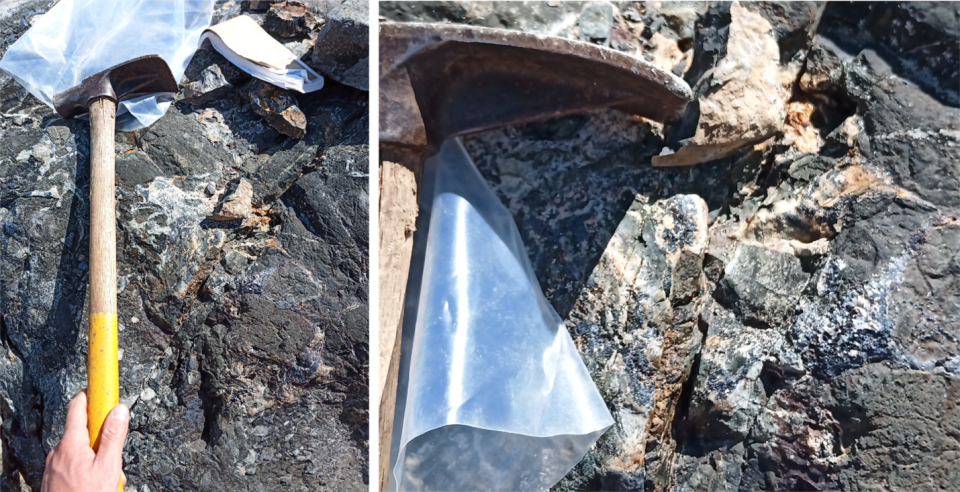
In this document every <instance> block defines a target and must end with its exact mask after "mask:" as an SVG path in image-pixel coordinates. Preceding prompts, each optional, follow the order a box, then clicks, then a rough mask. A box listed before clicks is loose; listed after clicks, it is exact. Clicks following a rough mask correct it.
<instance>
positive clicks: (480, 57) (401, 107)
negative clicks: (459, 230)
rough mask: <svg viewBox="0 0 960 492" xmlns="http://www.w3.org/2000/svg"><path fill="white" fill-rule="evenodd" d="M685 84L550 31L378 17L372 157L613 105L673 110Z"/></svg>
mask: <svg viewBox="0 0 960 492" xmlns="http://www.w3.org/2000/svg"><path fill="white" fill-rule="evenodd" d="M692 96H693V94H692V91H691V90H690V87H689V86H687V84H686V83H685V82H684V81H683V80H682V79H680V78H677V77H675V76H673V75H672V74H669V73H667V72H665V71H663V70H661V69H659V68H657V67H655V66H653V65H651V64H649V63H647V62H645V61H643V60H640V59H637V58H634V57H632V56H630V55H627V54H625V53H620V52H617V51H613V50H609V49H605V48H601V47H599V46H596V45H592V44H587V43H581V42H579V41H570V40H567V39H561V38H556V37H550V36H540V35H535V34H528V33H522V32H517V31H507V30H503V29H489V28H483V27H474V26H461V25H446V24H408V23H402V22H386V23H381V24H380V149H381V150H380V155H381V156H382V157H385V158H386V159H389V160H394V161H395V162H404V163H409V162H412V161H415V160H417V159H422V158H423V157H425V156H429V155H432V154H433V153H435V152H436V151H437V150H438V149H439V148H440V144H441V143H442V142H443V141H444V140H445V139H448V138H452V137H457V136H462V135H468V134H470V133H475V132H479V131H484V130H490V129H494V128H499V127H503V126H507V125H516V124H522V123H530V122H534V121H542V120H545V119H548V118H556V117H559V116H564V115H568V114H574V113H582V112H585V111H589V110H593V109H598V108H615V109H620V110H622V111H624V112H626V113H629V114H635V115H640V116H644V117H646V118H650V119H653V120H656V121H662V122H670V121H672V120H675V119H677V118H679V117H680V115H681V114H682V113H683V110H684V108H685V107H686V105H687V103H688V102H689V101H690V100H691V99H692Z"/></svg>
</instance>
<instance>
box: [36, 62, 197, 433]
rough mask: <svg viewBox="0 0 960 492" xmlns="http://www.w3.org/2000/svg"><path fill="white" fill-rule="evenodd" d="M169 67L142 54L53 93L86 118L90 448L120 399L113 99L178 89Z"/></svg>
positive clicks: (67, 113)
mask: <svg viewBox="0 0 960 492" xmlns="http://www.w3.org/2000/svg"><path fill="white" fill-rule="evenodd" d="M177 89H178V87H177V80H176V79H175V78H174V77H173V73H172V72H171V71H170V67H169V66H167V62H165V61H164V60H163V59H162V58H160V57H159V56H156V55H148V56H141V57H138V58H134V59H132V60H128V61H126V62H123V63H121V64H119V65H116V66H113V67H111V68H108V69H106V70H103V71H100V72H97V73H95V74H93V75H91V76H89V77H87V78H85V79H83V81H81V83H80V84H79V85H77V86H74V87H71V88H69V89H65V90H63V91H60V92H58V93H56V94H55V96H54V108H55V109H56V111H57V113H59V114H60V116H62V117H63V118H65V119H68V118H74V117H77V116H81V115H84V114H89V117H90V253H89V259H88V263H89V265H90V269H89V271H90V297H89V299H90V311H89V312H90V331H89V335H90V336H89V347H88V348H89V350H88V355H87V429H88V431H89V434H90V445H91V447H93V450H94V451H97V450H99V448H100V430H101V428H102V426H103V421H104V419H105V418H106V417H107V414H108V413H109V412H110V410H111V409H113V407H115V406H116V405H117V404H119V403H120V374H119V369H118V359H117V350H118V337H117V219H116V206H115V203H114V194H115V189H114V175H115V173H114V161H115V148H114V132H115V128H116V114H117V103H118V102H120V101H124V100H127V99H133V98H135V97H138V96H142V95H147V94H154V93H159V92H168V93H172V92H177Z"/></svg>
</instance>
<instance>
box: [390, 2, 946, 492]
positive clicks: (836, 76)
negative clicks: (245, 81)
mask: <svg viewBox="0 0 960 492" xmlns="http://www.w3.org/2000/svg"><path fill="white" fill-rule="evenodd" d="M551 5H557V6H556V7H551ZM611 5H612V6H613V16H612V20H611V31H610V36H609V39H608V40H603V39H599V38H598V39H595V40H594V39H591V41H594V42H597V43H601V44H605V43H608V42H609V46H610V47H611V48H613V49H618V50H621V51H626V52H630V53H634V54H635V55H636V56H641V57H644V58H646V59H647V60H649V61H651V62H653V63H656V64H658V65H660V66H661V67H664V68H667V69H670V70H673V71H674V73H676V74H678V75H681V76H683V77H685V79H686V80H687V81H688V82H689V83H690V84H691V86H697V85H698V83H700V86H699V87H698V90H697V94H698V100H697V102H696V103H694V104H692V105H691V110H692V111H691V112H690V113H689V114H688V115H686V117H685V118H684V119H682V120H681V121H680V122H677V123H675V124H672V125H667V126H666V127H661V126H660V125H656V124H650V123H648V122H645V121H637V120H635V119H631V118H629V117H628V116H626V115H623V114H621V113H618V112H616V111H612V110H611V111H595V112H591V113H587V114H582V115H574V116H568V117H564V118H561V119H557V120H553V121H548V122H543V123H538V124H531V125H524V126H518V127H511V128H506V129H502V130H497V131H491V132H487V133H483V134H479V135H473V136H469V137H466V138H464V145H465V146H466V148H467V150H468V152H469V153H470V154H471V156H472V157H473V158H474V159H475V161H476V163H477V166H478V168H479V169H480V171H481V172H482V173H483V175H484V176H485V177H486V178H487V180H488V181H489V182H490V183H491V185H492V186H493V188H494V189H495V191H496V192H497V194H498V195H499V196H500V198H501V199H502V200H503V202H504V203H505V204H506V205H507V206H508V207H509V208H510V210H511V211H512V212H513V214H514V218H515V220H516V221H517V224H518V227H519V229H520V231H521V234H522V236H523V238H524V241H525V245H526V247H527V249H528V252H529V255H530V259H531V263H532V264H533V267H534V270H535V272H536V275H537V278H538V280H539V281H540V284H541V286H542V287H543V289H544V292H545V294H546V296H547V297H548V299H549V300H550V302H551V303H552V304H553V306H554V307H555V308H556V309H557V311H558V312H559V313H560V314H561V316H563V317H564V318H565V321H566V325H567V328H568V329H569V330H570V331H571V334H572V335H573V337H574V339H575V340H576V343H577V344H578V348H579V349H580V351H581V354H582V355H583V358H584V361H585V362H586V363H587V365H588V367H589V369H590V371H591V373H592V374H593V376H594V379H595V381H596V382H597V385H598V387H599V388H600V390H601V392H602V394H603V395H604V398H605V399H606V401H607V403H608V404H609V407H610V410H611V412H612V413H613V415H614V417H615V420H616V425H615V426H614V427H613V428H612V429H611V430H610V431H609V432H607V433H606V434H605V435H604V436H603V437H601V439H600V440H599V441H598V443H597V445H596V446H595V447H594V449H592V450H591V451H590V452H588V453H587V456H586V457H585V458H584V459H583V461H582V462H581V463H580V464H579V465H577V467H576V468H575V469H574V470H572V471H571V472H570V474H568V475H567V477H566V478H564V480H562V481H561V482H560V483H559V484H558V485H557V486H556V487H555V488H554V490H557V491H568V490H570V491H572V490H656V491H668V490H669V491H699V490H887V489H890V490H899V489H911V490H956V488H957V483H960V478H958V476H957V471H956V470H957V469H958V465H960V462H958V456H960V444H958V441H957V440H956V435H957V432H958V431H957V429H958V425H960V424H958V418H960V417H958V416H960V413H958V410H957V401H958V398H960V396H958V395H960V344H958V341H960V312H958V307H957V306H958V305H960V304H958V303H960V266H958V265H960V263H958V262H960V256H958V255H960V249H958V246H957V244H958V243H957V241H958V239H960V225H958V224H960V222H958V217H960V170H958V168H957V166H956V162H958V161H960V133H958V131H960V108H958V104H960V103H958V101H960V99H958V88H960V74H958V71H957V66H958V64H957V63H956V60H958V59H960V31H958V25H960V22H958V19H960V10H958V7H957V6H956V5H955V4H948V3H902V4H894V3H858V2H854V3H825V4H824V3H820V4H815V3H811V2H784V3H779V2H750V3H746V2H745V3H743V4H740V5H739V6H738V5H736V4H729V3H719V2H711V3H700V2H690V3H686V2H681V3H670V2H662V3H661V2H650V3H641V4H636V3H612V4H611ZM551 9H553V10H551ZM585 11H587V10H586V9H585V8H584V6H583V4H576V5H571V4H567V3H559V4H550V3H536V4H517V3H505V4H501V3H496V2H493V3H491V2H476V3H473V4H461V3H452V2H431V3H427V4H416V6H415V7H410V6H406V5H401V4H399V3H383V4H381V14H382V15H384V16H386V17H388V18H390V19H395V20H415V19H423V20H431V21H444V20H445V21H449V22H461V23H471V24H481V25H491V26H496V25H498V24H499V25H500V26H502V27H506V28H510V29H521V30H526V31H537V32H541V33H551V34H554V35H559V36H564V37H567V38H570V39H579V38H580V35H579V32H578V30H577V26H578V25H579V17H578V16H579V15H580V13H581V12H585ZM738 19H739V20H738ZM744 19H748V20H750V23H751V24H750V25H751V26H754V27H759V26H761V25H764V23H763V22H761V20H762V21H764V22H765V23H766V24H767V25H769V30H768V29H767V28H766V27H764V28H763V29H756V30H753V31H751V32H753V33H755V34H754V35H753V37H751V38H749V39H752V40H755V42H754V43H753V44H752V45H751V46H754V47H756V48H759V47H761V46H762V47H763V50H756V51H755V52H756V53H765V55H764V56H766V57H767V58H766V59H752V58H751V59H749V62H750V63H751V67H754V68H756V67H769V68H770V70H769V73H770V75H771V77H773V76H774V75H775V77H774V78H775V81H773V83H770V84H769V85H764V86H763V87H758V86H756V85H753V84H755V83H761V82H763V81H758V80H754V81H751V82H749V83H746V81H748V80H750V79H749V78H748V77H743V78H739V79H726V80H727V84H729V83H731V81H734V80H735V81H736V83H737V84H739V85H741V86H742V87H743V89H744V91H745V92H744V94H747V93H750V94H760V93H769V94H773V93H774V92H776V91H774V90H773V89H774V88H775V87H776V86H777V84H779V86H780V89H781V90H782V92H778V94H779V97H780V98H781V99H780V100H779V102H777V103H776V104H771V105H770V106H768V107H764V108H762V109H763V111H757V112H756V114H753V115H750V116H751V118H748V119H743V118H742V117H738V118H737V119H736V121H735V122H734V121H733V120H731V123H730V126H729V128H731V129H734V128H736V131H733V130H731V131H730V132H729V133H728V135H731V136H736V137H737V138H739V136H740V135H741V134H740V133H737V132H739V131H741V130H742V129H745V128H748V127H749V125H760V124H761V123H762V124H763V125H764V126H763V128H764V129H763V130H762V131H759V130H758V131H756V132H754V133H751V134H750V135H751V136H750V138H749V139H743V140H741V141H739V142H738V143H736V144H735V145H734V144H731V145H730V146H729V148H727V149H725V150H724V152H723V153H720V154H717V155H715V156H713V157H710V158H708V159H699V158H698V159H694V161H696V162H698V164H696V165H693V166H689V167H680V168H678V167H653V165H652V161H653V160H654V159H658V157H657V156H660V155H661V154H662V153H664V154H668V153H669V152H666V153H665V152H664V147H667V148H668V150H669V151H674V152H676V154H674V155H681V152H683V151H684V150H683V149H686V148H691V150H694V149H696V147H695V145H696V143H697V138H696V135H697V132H698V131H699V130H700V127H699V125H698V123H699V122H700V121H701V120H702V118H701V116H702V115H703V111H702V108H703V107H704V105H705V103H707V102H710V100H711V97H716V94H722V91H723V88H724V87H725V85H723V84H721V85H720V86H719V88H717V87H715V86H713V85H711V84H712V82H711V81H713V80H714V78H715V77H717V72H718V69H719V70H720V71H721V72H723V68H722V65H724V64H726V63H731V62H739V61H740V60H737V59H731V58H730V57H731V56H734V55H736V53H737V52H739V53H747V52H749V51H743V50H740V51H738V50H739V48H737V46H741V47H742V46H743V44H742V43H740V42H739V41H737V38H738V36H740V35H743V34H744V31H742V27H743V26H742V24H741V25H740V26H738V25H737V23H738V22H741V23H742V21H743V20H744ZM590 22H595V19H593V18H592V19H591V20H590ZM594 27H595V26H594ZM738 30H740V34H737V32H738ZM597 32H599V29H598V30H597ZM761 34H762V35H761ZM740 39H741V40H743V39H744V38H742V37H741V38H740ZM774 43H775V44H774ZM744 63H746V62H745V61H744ZM773 68H776V70H773ZM763 83H764V84H766V82H763ZM748 90H749V91H753V92H747V91H748ZM764 91H771V92H764ZM729 101H730V102H731V103H742V104H744V105H746V104H754V103H755V102H756V101H738V100H737V98H736V97H734V98H730V99H729ZM697 107H699V108H701V109H700V110H697V111H693V110H694V109H696V108H697ZM775 113H776V114H778V115H780V116H778V118H779V119H778V120H777V121H772V116H771V115H773V114H775ZM745 114H746V113H740V115H741V116H743V115H745ZM761 120H762V121H761ZM771 121H772V123H771ZM757 128H759V126H758V127H757ZM708 130H711V129H710V128H703V131H704V135H708V133H707V131H708ZM744 134H745V133H744ZM688 139H692V140H688ZM718 141H719V140H718ZM734 141H735V140H734V139H728V140H723V142H724V144H726V143H730V142H734ZM684 144H685V145H686V147H684ZM678 149H679V150H678ZM670 157H672V156H670ZM690 164H693V162H690ZM695 203H703V204H705V210H701V209H699V208H698V207H695V206H693V205H694V204H695ZM704 217H705V218H704ZM671 221H672V222H673V224H675V225H680V224H686V225H687V226H684V227H683V228H682V229H680V230H686V231H690V232H691V233H693V236H691V237H701V236H700V234H703V233H705V234H706V243H705V246H704V248H705V249H704V252H703V254H702V256H700V254H699V253H697V252H696V251H697V250H699V248H692V249H691V250H690V251H688V252H687V253H686V254H685V255H684V256H682V258H685V261H681V262H675V261H676V260H674V259H671V256H670V254H669V253H668V250H667V249H665V248H664V245H665V244H668V243H667V242H665V241H664V240H665V239H666V238H667V236H666V235H665V233H666V232H667V231H668V230H677V229H674V228H666V227H661V224H666V223H670V222H671ZM684 244H686V243H684ZM689 244H694V243H693V242H691V243H689ZM697 286H699V289H698V288H697Z"/></svg>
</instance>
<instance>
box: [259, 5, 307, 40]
mask: <svg viewBox="0 0 960 492" xmlns="http://www.w3.org/2000/svg"><path fill="white" fill-rule="evenodd" d="M259 6H260V5H257V7H259ZM316 27H317V19H316V18H315V17H314V16H313V14H312V13H311V12H310V10H308V9H307V6H306V5H304V4H303V3H301V2H296V1H293V0H288V1H285V2H279V3H274V4H272V5H270V7H269V8H268V9H267V13H266V15H265V16H264V19H263V29H264V30H266V31H267V32H269V33H271V34H274V35H276V36H279V37H281V38H292V37H296V36H305V35H309V34H310V32H311V31H313V30H314V29H315V28H316Z"/></svg>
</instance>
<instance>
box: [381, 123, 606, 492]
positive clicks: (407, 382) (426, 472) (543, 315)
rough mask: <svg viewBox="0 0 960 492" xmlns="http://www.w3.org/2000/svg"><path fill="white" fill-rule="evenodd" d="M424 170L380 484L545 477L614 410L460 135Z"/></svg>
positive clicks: (470, 486) (561, 469)
mask: <svg viewBox="0 0 960 492" xmlns="http://www.w3.org/2000/svg"><path fill="white" fill-rule="evenodd" d="M423 183H424V186H421V191H422V192H424V193H429V194H430V195H429V196H427V197H425V198H426V199H428V200H429V201H430V204H429V206H428V207H427V209H428V210H425V211H424V212H425V213H429V231H428V232H427V239H426V249H425V251H424V252H423V255H422V262H423V263H422V272H423V273H422V278H421V280H420V282H421V283H420V288H419V300H418V308H417V313H416V324H415V328H414V330H413V336H412V342H411V343H410V344H409V347H407V346H405V347H404V351H407V350H409V355H408V357H409V359H408V361H409V362H408V365H407V367H408V368H409V369H408V370H407V373H406V374H401V377H400V384H401V385H402V386H404V387H402V388H401V393H403V395H405V401H404V402H401V401H400V399H399V397H398V405H401V404H403V405H404V408H403V411H402V412H399V410H398V413H402V421H401V420H398V421H397V422H398V423H397V424H396V426H397V427H396V429H395V431H394V432H395V434H396V433H400V434H401V436H400V441H399V446H398V447H397V448H395V449H397V452H396V453H395V459H394V461H393V464H394V466H393V476H392V477H391V480H390V482H391V489H392V490H401V491H419V490H424V491H426V490H437V491H439V490H457V491H470V490H478V491H479V490H511V491H520V490H531V491H533V490H546V489H548V488H549V487H550V486H552V485H553V484H555V483H556V482H557V481H559V480H560V479H561V478H563V476H564V475H565V474H566V473H567V472H569V471H570V469H572V468H573V466H574V465H576V464H577V462H579V461H580V460H581V459H582V458H583V456H584V454H585V453H586V452H587V450H588V449H589V448H590V446H592V445H593V443H594V442H595V441H596V439H597V438H599V437H600V435H602V434H603V432H604V431H606V429H607V428H608V427H609V426H611V425H612V424H613V419H612V417H611V416H610V412H609V411H608V410H607V407H606V405H605V404H604V402H603V399H602V398H601V397H600V394H599V392H598V391H597V388H596V385H595V384H594V382H593V380H592V379H591V378H590V374H589V373H588V372H587V369H586V366H585V365H584V364H583V361H582V359H581V358H580V354H579V353H578V352H577V350H576V347H575V346H574V344H573V340H572V339H571V337H570V334H569V333H568V332H567V330H566V327H565V326H564V324H563V321H562V320H561V319H560V317H559V315H557V313H556V311H555V310H554V309H553V307H552V306H551V305H550V304H549V303H548V302H547V300H546V298H545V297H544V296H543V293H542V291H541V290H540V286H539V283H538V282H537V279H536V277H535V275H534V274H533V270H532V268H531V266H530V262H529V259H528V258H527V254H526V249H525V248H524V246H523V242H522V240H521V238H520V234H519V231H518V230H517V227H516V224H515V223H514V221H513V217H512V216H511V214H510V212H509V211H508V210H507V209H506V207H504V206H503V205H502V204H501V203H500V200H499V199H498V198H497V196H496V195H495V194H494V193H493V191H492V190H491V189H490V187H489V186H488V185H487V183H486V181H485V180H484V178H483V177H482V176H481V175H480V173H479V172H478V171H477V169H476V167H475V166H474V164H473V162H472V161H471V160H470V158H469V156H468V155H467V153H466V151H465V150H464V148H463V146H462V145H461V144H460V142H459V141H457V140H450V141H447V142H446V143H444V145H443V147H442V148H441V150H440V153H439V154H438V155H437V156H435V157H433V158H431V159H430V160H428V161H427V164H426V169H425V172H424V176H423ZM431 197H432V198H431ZM414 271H418V270H417V269H413V270H411V272H414ZM408 294H409V292H408ZM414 295H416V292H414ZM405 329H406V326H405ZM407 340H409V339H408V337H407V334H406V333H405V334H404V341H405V343H406V341H407ZM403 366H404V365H403V364H402V366H401V370H403V369H404V367H403Z"/></svg>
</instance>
